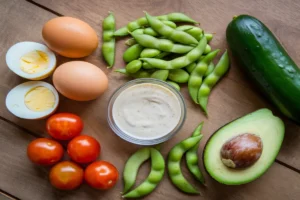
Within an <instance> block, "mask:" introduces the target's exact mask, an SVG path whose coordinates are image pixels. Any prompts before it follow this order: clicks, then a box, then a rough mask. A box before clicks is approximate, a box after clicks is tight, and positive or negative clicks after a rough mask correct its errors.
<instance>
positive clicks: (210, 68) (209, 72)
mask: <svg viewBox="0 0 300 200" xmlns="http://www.w3.org/2000/svg"><path fill="white" fill-rule="evenodd" d="M214 68H215V64H214V63H213V62H210V63H209V65H208V68H207V70H206V73H205V74H204V77H207V76H208V75H210V74H211V73H212V72H213V71H214Z"/></svg>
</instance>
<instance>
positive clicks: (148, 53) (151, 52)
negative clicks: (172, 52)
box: [140, 48, 161, 58]
mask: <svg viewBox="0 0 300 200" xmlns="http://www.w3.org/2000/svg"><path fill="white" fill-rule="evenodd" d="M160 53H161V51H160V50H158V49H151V48H145V49H143V51H142V52H141V55H140V57H141V58H153V57H155V56H157V55H159V54H160Z"/></svg>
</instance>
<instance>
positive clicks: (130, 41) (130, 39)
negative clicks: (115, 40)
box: [125, 38, 136, 46]
mask: <svg viewBox="0 0 300 200" xmlns="http://www.w3.org/2000/svg"><path fill="white" fill-rule="evenodd" d="M125 44H126V45H127V46H132V45H134V44H136V41H135V39H134V38H129V39H128V40H126V41H125Z"/></svg>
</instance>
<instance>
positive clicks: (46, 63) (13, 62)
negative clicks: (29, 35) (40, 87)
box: [6, 42, 56, 80]
mask: <svg viewBox="0 0 300 200" xmlns="http://www.w3.org/2000/svg"><path fill="white" fill-rule="evenodd" d="M6 64H7V66H8V68H9V69H10V70H11V71H13V72H14V73H15V74H17V75H19V76H21V77H23V78H26V79H30V80H41V79H44V78H47V77H48V76H50V75H51V73H52V72H53V71H54V69H55V67H56V57H55V54H54V53H53V52H52V51H51V50H50V49H49V48H48V47H47V46H46V45H43V44H40V43H36V42H19V43H17V44H15V45H13V46H12V47H10V48H9V50H8V51H7V54H6Z"/></svg>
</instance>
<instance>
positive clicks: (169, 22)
mask: <svg viewBox="0 0 300 200" xmlns="http://www.w3.org/2000/svg"><path fill="white" fill-rule="evenodd" d="M161 22H162V23H164V24H165V25H167V26H169V27H171V28H176V27H177V25H176V24H175V23H174V22H172V21H169V20H161Z"/></svg>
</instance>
